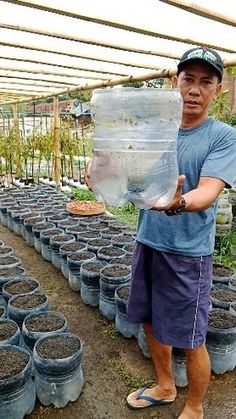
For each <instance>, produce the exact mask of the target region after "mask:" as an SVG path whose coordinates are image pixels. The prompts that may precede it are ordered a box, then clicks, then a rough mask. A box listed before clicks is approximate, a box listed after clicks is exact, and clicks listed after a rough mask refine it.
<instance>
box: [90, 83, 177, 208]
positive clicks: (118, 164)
mask: <svg viewBox="0 0 236 419" xmlns="http://www.w3.org/2000/svg"><path fill="white" fill-rule="evenodd" d="M91 109H92V116H93V120H94V123H95V132H94V158H93V163H92V168H91V181H92V187H93V190H94V192H95V194H96V196H97V197H98V199H101V200H103V201H105V202H106V203H107V204H109V205H112V206H122V205H124V204H125V203H126V202H128V201H130V202H133V203H134V204H136V205H137V206H138V207H139V208H151V207H152V205H153V204H154V203H155V202H157V201H158V202H159V204H161V205H166V204H168V203H169V202H170V201H171V199H172V198H173V195H174V193H175V190H176V184H177V178H178V168H177V157H176V156H177V151H176V148H177V141H176V139H177V133H178V128H179V123H180V120H181V114H182V98H181V96H180V93H179V91H178V90H177V89H152V88H145V89H135V88H134V89H133V88H120V89H99V90H95V92H94V93H93V96H92V101H91Z"/></svg>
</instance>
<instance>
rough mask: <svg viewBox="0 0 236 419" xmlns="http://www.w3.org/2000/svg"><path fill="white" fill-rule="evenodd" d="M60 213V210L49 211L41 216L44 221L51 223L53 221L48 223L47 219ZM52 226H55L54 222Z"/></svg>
mask: <svg viewBox="0 0 236 419" xmlns="http://www.w3.org/2000/svg"><path fill="white" fill-rule="evenodd" d="M61 213H62V211H60V210H55V209H51V210H50V211H46V212H44V213H43V216H44V218H45V220H46V221H48V222H53V221H49V218H50V217H52V216H53V215H56V214H61ZM53 224H54V225H56V224H55V223H54V222H53Z"/></svg>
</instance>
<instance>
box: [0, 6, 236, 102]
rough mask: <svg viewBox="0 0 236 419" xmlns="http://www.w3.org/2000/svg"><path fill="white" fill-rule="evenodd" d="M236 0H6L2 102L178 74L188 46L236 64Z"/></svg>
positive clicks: (1, 33)
mask: <svg viewBox="0 0 236 419" xmlns="http://www.w3.org/2000/svg"><path fill="white" fill-rule="evenodd" d="M235 26H236V2H235V0H224V1H223V2H222V1H221V2H220V1H215V0H196V1H195V2H193V1H191V2H190V1H186V0H172V1H171V0H162V1H158V0H145V2H139V1H137V0H119V1H116V0H99V1H97V0H88V1H80V0H68V1H65V0H57V1H55V0H32V1H30V0H29V1H26V0H9V1H5V0H1V2H0V105H1V104H3V103H13V102H15V101H19V102H21V101H25V100H36V99H39V98H43V97H49V96H54V95H61V94H64V93H66V92H73V91H75V90H87V89H90V90H91V89H94V88H97V87H103V86H104V87H105V86H109V85H118V84H123V83H127V82H130V81H141V80H148V79H155V78H160V77H170V76H171V75H174V74H175V72H176V65H177V64H178V61H179V58H180V57H181V55H182V54H183V52H184V51H185V50H187V49H189V48H191V47H194V46H198V45H201V46H207V47H212V48H214V49H215V50H217V51H218V52H219V53H220V55H221V56H222V58H223V60H224V65H225V67H228V66H230V65H236V43H235V39H236V29H235Z"/></svg>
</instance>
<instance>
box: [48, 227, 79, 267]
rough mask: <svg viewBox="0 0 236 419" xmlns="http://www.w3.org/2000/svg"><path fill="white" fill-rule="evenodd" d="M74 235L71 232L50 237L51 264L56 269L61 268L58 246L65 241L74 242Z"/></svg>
mask: <svg viewBox="0 0 236 419" xmlns="http://www.w3.org/2000/svg"><path fill="white" fill-rule="evenodd" d="M74 242H75V236H73V234H65V233H64V232H63V234H58V235H57V236H53V237H51V238H50V246H51V249H52V264H53V265H54V266H55V268H57V269H59V270H60V269H61V255H60V252H59V248H60V246H62V245H63V244H66V243H74Z"/></svg>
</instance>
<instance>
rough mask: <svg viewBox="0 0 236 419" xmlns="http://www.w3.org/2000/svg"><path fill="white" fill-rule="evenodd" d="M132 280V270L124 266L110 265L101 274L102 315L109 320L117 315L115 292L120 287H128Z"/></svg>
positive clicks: (100, 305)
mask: <svg viewBox="0 0 236 419" xmlns="http://www.w3.org/2000/svg"><path fill="white" fill-rule="evenodd" d="M130 279H131V268H130V267H129V266H122V265H118V264H117V265H116V264H113V265H110V264H109V265H108V266H105V267H104V268H102V269H101V272H100V299H99V310H100V313H101V314H102V315H103V316H104V317H106V318H107V319H109V320H113V319H114V318H115V315H116V307H115V290H116V288H117V287H119V286H120V285H127V284H129V283H130Z"/></svg>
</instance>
